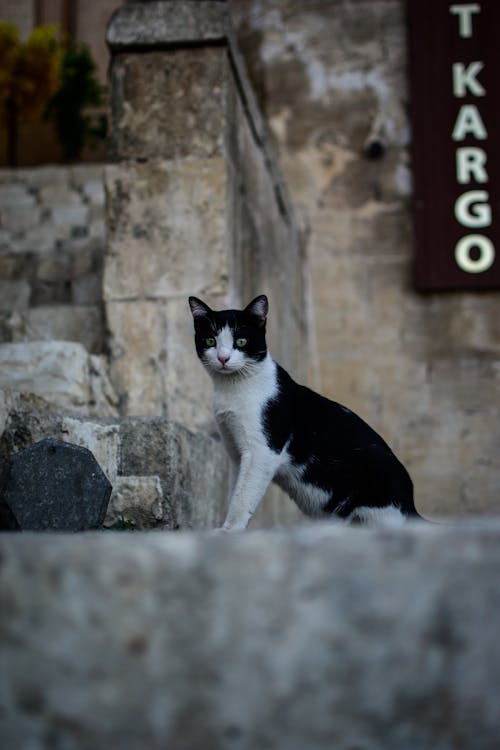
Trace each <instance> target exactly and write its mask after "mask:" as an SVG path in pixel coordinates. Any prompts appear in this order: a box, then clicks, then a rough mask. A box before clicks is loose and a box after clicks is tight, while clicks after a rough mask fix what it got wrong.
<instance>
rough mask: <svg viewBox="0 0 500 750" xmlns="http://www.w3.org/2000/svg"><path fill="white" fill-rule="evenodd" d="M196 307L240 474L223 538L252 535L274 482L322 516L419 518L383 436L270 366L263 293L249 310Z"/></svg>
mask: <svg viewBox="0 0 500 750" xmlns="http://www.w3.org/2000/svg"><path fill="white" fill-rule="evenodd" d="M189 305H190V308H191V312H192V315H193V319H194V331H195V346H196V352H197V354H198V357H199V359H200V360H201V363H202V364H203V365H204V367H205V369H206V370H207V371H208V373H209V374H210V375H211V377H212V380H213V384H214V412H215V419H216V422H217V425H218V428H219V431H220V433H221V436H222V439H223V442H224V444H225V447H226V450H227V452H228V453H229V456H230V458H231V460H232V462H233V464H234V465H235V467H236V469H237V477H236V482H235V485H234V488H233V490H232V495H231V497H230V501H229V507H228V511H227V516H226V519H225V521H224V524H223V526H222V529H223V530H224V531H240V530H243V529H245V528H246V527H247V525H248V523H249V521H250V519H251V518H252V516H253V514H254V512H255V510H256V508H257V506H258V505H259V503H260V501H261V500H262V498H263V496H264V493H265V492H266V490H267V488H268V486H269V484H270V483H271V482H272V481H274V482H275V483H276V484H278V486H279V487H281V488H282V489H283V490H284V491H285V492H286V493H287V494H288V495H289V497H290V498H291V499H292V500H294V501H295V503H296V504H297V505H298V507H299V508H300V510H301V511H302V512H303V513H305V514H306V515H308V516H312V517H315V518H321V517H331V518H332V517H333V518H337V519H342V520H344V521H347V522H348V523H368V524H373V523H378V522H381V523H397V524H399V523H401V522H403V521H405V520H406V519H408V518H420V515H419V514H418V513H417V511H416V509H415V505H414V502H413V484H412V481H411V479H410V476H409V474H408V472H407V470H406V469H405V467H404V466H403V464H402V463H400V461H399V460H398V459H397V458H396V456H395V455H394V453H393V452H392V451H391V449H390V448H389V446H388V445H387V444H386V443H385V441H384V440H383V439H382V438H381V437H380V435H378V434H377V433H376V432H375V430H373V429H372V428H371V427H370V426H369V425H368V424H367V423H366V422H364V421H363V420H362V419H361V417H359V416H357V414H355V413H354V412H352V411H350V410H349V409H348V408H346V407H345V406H342V405H341V404H338V403H336V402H335V401H330V400H329V399H327V398H325V397H324V396H321V395H319V394H318V393H316V392H314V391H312V390H310V389H309V388H307V387H305V386H303V385H299V384H297V383H295V382H294V381H293V380H292V378H291V377H290V375H289V374H288V373H287V372H286V371H285V370H284V369H283V368H282V367H280V365H279V364H278V363H277V362H275V361H274V360H273V359H272V357H271V355H270V354H269V352H268V349H267V344H266V320H267V316H268V310H269V303H268V300H267V297H266V296H265V295H263V294H261V295H259V296H258V297H256V298H255V299H254V300H252V302H250V304H249V305H247V307H245V309H244V310H221V311H214V310H212V309H210V307H209V306H208V305H207V304H205V302H202V300H200V299H198V298H196V297H190V298H189Z"/></svg>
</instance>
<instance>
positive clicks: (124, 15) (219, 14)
mask: <svg viewBox="0 0 500 750" xmlns="http://www.w3.org/2000/svg"><path fill="white" fill-rule="evenodd" d="M226 23H227V10H226V8H225V6H224V3H223V2H204V3H199V2H196V3H193V2H185V0H171V1H170V2H149V3H147V5H146V4H144V5H141V4H139V3H136V4H134V5H126V6H122V7H121V8H119V9H118V10H117V11H115V13H114V14H113V16H112V17H111V21H110V22H109V25H108V29H107V33H106V41H107V43H108V45H109V46H110V48H111V49H112V50H114V51H117V50H122V49H126V48H130V47H132V48H133V47H142V48H144V47H158V46H164V45H166V44H171V45H184V44H185V43H186V42H188V43H189V42H193V41H196V42H204V43H212V44H214V43H217V42H220V41H222V40H223V39H224V38H225V37H226Z"/></svg>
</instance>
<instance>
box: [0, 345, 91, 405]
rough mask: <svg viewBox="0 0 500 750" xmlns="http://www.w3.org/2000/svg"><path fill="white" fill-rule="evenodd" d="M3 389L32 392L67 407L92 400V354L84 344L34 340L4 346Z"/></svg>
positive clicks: (0, 353) (0, 359) (0, 357)
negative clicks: (90, 395)
mask: <svg viewBox="0 0 500 750" xmlns="http://www.w3.org/2000/svg"><path fill="white" fill-rule="evenodd" d="M0 387H10V388H12V389H14V390H17V391H28V392H32V393H34V394H35V395H38V396H41V397H43V398H46V399H47V400H49V401H52V402H54V403H58V404H60V406H61V407H63V408H64V407H65V408H69V409H70V408H72V407H73V408H77V409H78V408H82V407H84V406H85V405H86V404H87V403H88V401H89V394H90V391H89V371H88V354H87V352H86V350H85V349H84V347H83V346H82V345H81V344H76V343H71V342H67V341H30V342H22V343H15V344H1V345H0Z"/></svg>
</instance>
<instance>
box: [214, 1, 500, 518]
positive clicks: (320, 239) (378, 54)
mask: <svg viewBox="0 0 500 750" xmlns="http://www.w3.org/2000/svg"><path fill="white" fill-rule="evenodd" d="M229 6H230V8H231V10H232V12H233V17H234V19H235V22H236V24H237V27H238V35H239V41H240V44H241V47H242V49H243V51H244V54H245V56H246V60H247V63H248V65H249V72H250V77H251V79H252V82H253V83H254V86H255V89H256V92H257V96H258V99H259V101H260V103H261V105H262V107H263V109H264V111H265V115H266V116H267V118H268V120H269V122H270V124H271V128H272V132H273V134H274V138H275V142H276V144H277V147H278V150H279V154H280V159H281V166H282V168H283V171H284V174H285V178H286V181H287V185H288V187H289V188H290V191H291V193H292V197H293V199H294V202H295V204H296V205H298V206H299V207H300V209H301V211H302V214H303V217H304V220H305V221H306V222H307V223H308V224H309V226H310V230H311V234H310V243H309V258H310V269H311V274H312V286H313V299H314V313H315V332H316V336H317V340H318V352H319V363H320V376H321V385H322V389H323V391H324V392H325V393H326V394H327V395H329V396H330V397H332V398H335V399H336V400H339V401H343V402H345V403H347V404H349V405H350V406H352V407H353V408H354V409H356V410H357V411H358V412H360V413H361V415H362V416H364V417H365V418H366V419H368V420H369V421H370V422H371V423H372V424H373V425H374V426H375V427H376V428H378V429H379V431H381V432H382V434H383V435H384V436H385V437H386V438H387V439H388V441H389V442H390V443H391V444H392V445H393V447H394V448H395V450H396V451H397V452H398V454H399V455H400V456H401V458H402V459H403V460H404V461H405V463H407V465H408V467H409V469H410V472H411V474H412V475H413V478H414V481H415V484H416V497H417V505H418V506H419V508H420V509H421V510H422V511H424V512H437V513H453V514H467V513H484V512H498V511H499V510H500V491H499V489H500V431H499V425H500V398H499V396H500V301H499V295H498V293H490V294H470V293H469V294H465V293H455V294H444V295H438V294H434V295H428V296H420V295H417V294H416V293H415V292H414V291H413V289H412V282H411V276H412V224H411V215H410V202H411V164H410V162H409V155H408V146H409V139H410V123H409V122H408V118H407V104H408V89H407V80H406V43H405V22H404V3H403V0H331V1H330V2H327V3H325V2H308V3H304V2H301V1H300V0H280V2H275V1H274V0H229ZM378 143H381V144H382V145H383V146H384V152H383V153H382V154H380V155H379V158H373V157H375V156H377V154H378V151H377V148H376V144H378ZM370 146H371V149H370ZM370 157H371V158H370Z"/></svg>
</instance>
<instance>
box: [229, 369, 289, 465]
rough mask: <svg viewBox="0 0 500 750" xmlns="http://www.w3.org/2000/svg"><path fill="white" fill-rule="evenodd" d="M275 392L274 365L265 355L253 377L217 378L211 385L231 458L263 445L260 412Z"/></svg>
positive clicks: (276, 389) (264, 439)
mask: <svg viewBox="0 0 500 750" xmlns="http://www.w3.org/2000/svg"><path fill="white" fill-rule="evenodd" d="M277 393H278V384H277V377H276V365H275V363H274V362H273V360H272V359H271V357H270V356H269V355H268V356H267V357H266V359H265V360H264V361H263V362H262V363H260V364H259V367H258V369H257V370H256V372H255V373H254V374H252V376H250V377H243V378H232V377H231V378H225V377H219V378H217V381H216V382H215V383H214V413H215V419H216V421H217V425H218V427H219V430H220V432H221V434H222V437H223V439H224V441H225V443H226V447H227V449H228V451H229V453H230V454H231V456H232V458H234V459H237V458H238V457H239V456H241V455H242V453H244V452H245V451H248V450H252V449H253V448H255V447H257V446H265V445H267V443H266V438H265V435H264V432H263V428H262V412H263V409H264V406H265V405H266V404H267V402H268V401H269V399H271V398H274V397H275V396H276V395H277Z"/></svg>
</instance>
